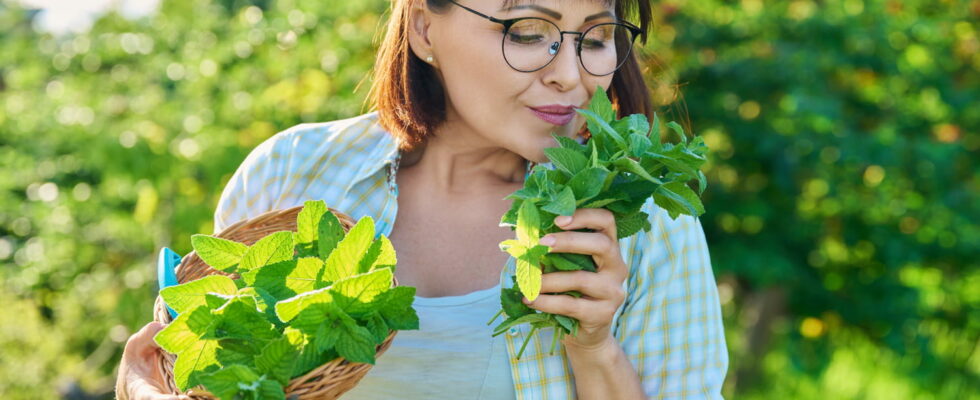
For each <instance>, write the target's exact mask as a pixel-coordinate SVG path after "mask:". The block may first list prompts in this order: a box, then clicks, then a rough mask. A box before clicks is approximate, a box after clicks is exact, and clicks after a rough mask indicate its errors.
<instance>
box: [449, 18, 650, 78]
mask: <svg viewBox="0 0 980 400" xmlns="http://www.w3.org/2000/svg"><path fill="white" fill-rule="evenodd" d="M449 2H450V3H453V4H455V5H457V6H460V7H462V8H463V9H465V10H467V11H469V12H471V13H473V14H476V15H479V16H481V17H483V18H486V19H488V20H490V21H491V22H496V23H498V24H501V25H503V27H504V30H503V34H504V35H503V39H502V41H501V45H500V47H501V49H502V51H503V54H504V61H506V62H507V65H509V66H510V67H511V68H513V69H515V70H517V71H520V72H534V71H538V70H540V69H542V68H544V67H547V66H548V64H551V62H552V61H553V60H554V59H555V56H556V55H557V54H558V50H559V49H561V45H562V43H563V42H564V41H565V34H566V33H571V34H575V35H577V37H576V38H575V41H576V46H575V53H576V54H578V58H579V62H580V63H581V64H582V68H585V70H586V71H587V72H588V73H590V74H592V75H595V76H605V75H609V74H611V73H613V72H616V70H618V69H619V67H621V66H622V65H623V63H625V62H626V60H627V59H628V58H629V55H630V52H631V51H632V50H633V42H635V41H636V36H637V35H639V34H641V33H643V29H640V28H639V27H637V26H635V25H633V24H630V23H628V22H626V21H620V22H607V23H601V24H597V25H594V26H592V27H590V28H589V29H586V30H585V32H576V31H563V30H561V28H559V27H558V25H555V24H554V23H553V22H551V21H549V20H546V19H543V18H537V17H524V18H511V19H498V18H494V17H491V16H489V15H485V14H483V13H481V12H479V11H476V10H474V9H472V8H469V7H466V6H464V5H462V4H459V3H457V2H456V1H455V0H449ZM617 39H618V40H617Z"/></svg>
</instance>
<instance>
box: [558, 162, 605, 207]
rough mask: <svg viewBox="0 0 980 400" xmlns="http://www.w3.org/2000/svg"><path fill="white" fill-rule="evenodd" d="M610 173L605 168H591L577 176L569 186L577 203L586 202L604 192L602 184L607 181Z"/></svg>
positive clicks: (569, 182)
mask: <svg viewBox="0 0 980 400" xmlns="http://www.w3.org/2000/svg"><path fill="white" fill-rule="evenodd" d="M608 175H609V171H608V170H606V169H603V168H596V167H590V168H586V169H584V170H582V171H581V172H579V173H578V174H575V176H574V177H572V179H571V180H570V181H568V186H569V187H571V188H572V193H573V194H574V195H575V199H576V201H577V202H585V201H587V200H589V199H591V198H593V197H595V196H596V195H598V194H599V192H600V191H602V184H603V182H605V181H606V177H607V176H608Z"/></svg>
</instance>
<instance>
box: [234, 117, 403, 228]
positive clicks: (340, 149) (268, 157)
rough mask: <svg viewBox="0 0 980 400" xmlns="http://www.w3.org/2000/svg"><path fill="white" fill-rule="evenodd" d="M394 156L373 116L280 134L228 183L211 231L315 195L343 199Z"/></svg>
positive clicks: (306, 125) (261, 146) (390, 140)
mask: <svg viewBox="0 0 980 400" xmlns="http://www.w3.org/2000/svg"><path fill="white" fill-rule="evenodd" d="M393 151H397V144H396V143H395V140H394V139H393V138H392V137H391V136H390V135H389V134H388V133H387V131H385V130H384V129H383V128H381V127H380V126H379V124H378V119H377V113H376V112H371V113H368V114H363V115H358V116H356V117H352V118H347V119H340V120H334V121H328V122H316V123H302V124H298V125H294V126H292V127H290V128H288V129H286V130H283V131H280V132H278V133H276V134H274V135H273V136H271V137H269V138H268V139H266V140H264V141H263V142H262V143H260V144H259V145H258V146H256V147H255V148H254V149H253V150H252V151H251V152H250V153H249V154H248V156H246V158H245V160H244V161H243V162H242V163H241V165H239V166H238V168H237V169H236V171H235V172H234V174H233V175H232V177H231V178H230V179H229V181H228V182H227V184H226V186H225V188H224V190H223V191H222V194H221V197H220V199H219V200H218V205H217V207H216V210H215V228H216V230H220V229H221V228H222V227H224V226H227V225H228V224H229V223H231V222H234V221H239V220H242V219H246V218H250V217H253V216H255V215H258V214H261V213H262V212H265V211H269V210H273V209H282V208H288V207H291V206H293V205H297V204H302V203H303V200H304V198H305V197H304V196H307V197H308V196H309V195H312V194H314V193H315V194H317V195H318V196H332V197H338V198H339V197H342V196H343V195H344V189H346V188H347V187H348V186H349V185H350V184H351V183H352V182H354V181H356V180H357V179H359V177H360V176H362V175H364V174H366V173H368V172H369V170H370V169H374V168H375V166H374V164H375V163H379V162H383V161H382V160H384V159H385V158H386V157H390V156H391V153H392V152H393ZM333 200H336V199H333ZM294 203H295V204H294Z"/></svg>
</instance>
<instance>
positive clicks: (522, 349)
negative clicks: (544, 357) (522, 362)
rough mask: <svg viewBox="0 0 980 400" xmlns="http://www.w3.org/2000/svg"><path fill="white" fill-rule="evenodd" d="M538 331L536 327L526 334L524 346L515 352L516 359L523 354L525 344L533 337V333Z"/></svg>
mask: <svg viewBox="0 0 980 400" xmlns="http://www.w3.org/2000/svg"><path fill="white" fill-rule="evenodd" d="M537 330H538V327H534V328H531V332H530V333H528V334H527V337H526V338H524V344H522V345H521V349H520V350H518V351H517V359H520V358H521V354H524V348H525V347H527V343H528V342H530V341H531V337H532V336H534V332H535V331H537Z"/></svg>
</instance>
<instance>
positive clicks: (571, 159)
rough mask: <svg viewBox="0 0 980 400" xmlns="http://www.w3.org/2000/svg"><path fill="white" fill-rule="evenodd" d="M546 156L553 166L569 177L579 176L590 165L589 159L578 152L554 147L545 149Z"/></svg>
mask: <svg viewBox="0 0 980 400" xmlns="http://www.w3.org/2000/svg"><path fill="white" fill-rule="evenodd" d="M544 154H545V155H546V156H548V159H549V160H551V162H552V164H554V165H555V166H556V167H558V168H559V169H561V170H562V171H565V172H566V173H568V174H569V175H575V174H577V173H578V172H579V171H581V170H582V169H584V168H585V167H587V166H588V164H589V159H588V158H586V157H585V155H583V154H582V153H581V152H578V151H576V150H571V149H566V148H562V147H552V148H547V149H544Z"/></svg>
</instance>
